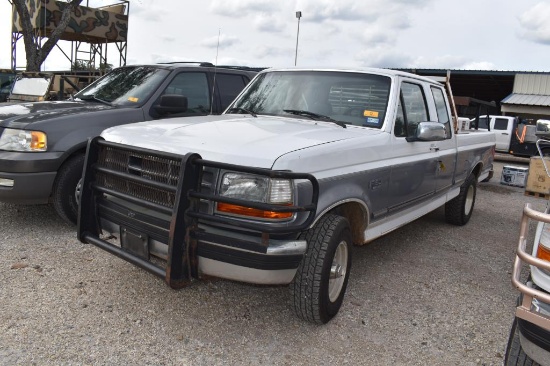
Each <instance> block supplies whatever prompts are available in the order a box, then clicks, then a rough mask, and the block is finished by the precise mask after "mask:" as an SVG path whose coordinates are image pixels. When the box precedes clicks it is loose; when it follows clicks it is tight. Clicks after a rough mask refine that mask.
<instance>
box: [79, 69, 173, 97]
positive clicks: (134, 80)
mask: <svg viewBox="0 0 550 366" xmlns="http://www.w3.org/2000/svg"><path fill="white" fill-rule="evenodd" d="M168 73H169V71H168V70H165V69H159V68H157V67H151V66H131V67H121V68H118V69H115V70H113V71H111V72H110V73H108V74H107V75H105V76H104V77H102V78H101V79H99V80H97V81H95V82H93V83H92V84H90V85H89V86H88V87H86V88H85V89H83V90H82V91H80V92H79V93H77V94H75V96H74V98H75V99H82V100H96V101H103V102H109V103H112V104H116V105H132V104H141V103H142V102H144V101H145V100H147V98H149V96H150V95H151V94H152V93H153V92H154V91H155V90H157V88H158V86H159V84H160V83H161V82H162V81H163V80H164V78H166V75H168Z"/></svg>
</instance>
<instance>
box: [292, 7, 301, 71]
mask: <svg viewBox="0 0 550 366" xmlns="http://www.w3.org/2000/svg"><path fill="white" fill-rule="evenodd" d="M301 17H302V12H301V11H297V12H296V18H298V31H297V32H296V55H295V56H294V66H296V62H297V61H298V37H299V36H300V18H301Z"/></svg>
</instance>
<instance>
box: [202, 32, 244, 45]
mask: <svg viewBox="0 0 550 366" xmlns="http://www.w3.org/2000/svg"><path fill="white" fill-rule="evenodd" d="M237 43H239V39H238V38H237V37H233V36H228V35H226V34H221V35H220V36H219V37H218V36H215V37H210V38H206V39H203V40H202V41H200V42H199V44H200V45H201V46H204V47H208V48H217V47H219V48H227V47H231V46H233V45H235V44H237Z"/></svg>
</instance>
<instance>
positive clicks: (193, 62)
mask: <svg viewBox="0 0 550 366" xmlns="http://www.w3.org/2000/svg"><path fill="white" fill-rule="evenodd" d="M157 64H160V65H177V64H195V65H198V66H202V67H219V68H223V69H233V70H243V71H256V72H258V71H262V70H265V69H268V67H249V66H235V65H214V64H213V63H211V62H204V61H170V62H157Z"/></svg>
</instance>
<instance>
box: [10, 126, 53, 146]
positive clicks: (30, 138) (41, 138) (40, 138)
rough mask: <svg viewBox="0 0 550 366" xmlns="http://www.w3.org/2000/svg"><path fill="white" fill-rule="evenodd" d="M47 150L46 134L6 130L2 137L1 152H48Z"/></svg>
mask: <svg viewBox="0 0 550 366" xmlns="http://www.w3.org/2000/svg"><path fill="white" fill-rule="evenodd" d="M47 148H48V143H47V138H46V134H45V133H44V132H40V131H27V130H16V129H13V128H5V129H4V131H3V132H2V136H0V150H8V151H46V149H47Z"/></svg>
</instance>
